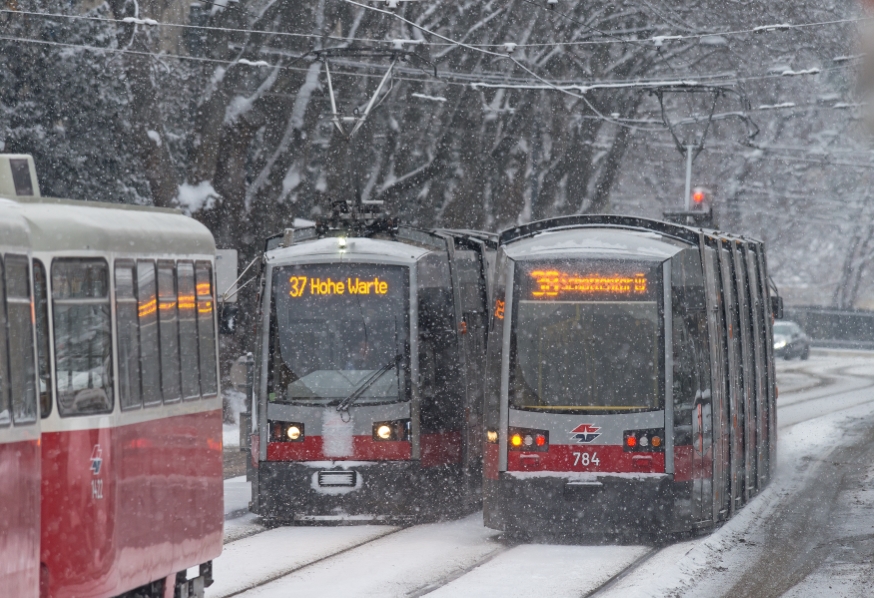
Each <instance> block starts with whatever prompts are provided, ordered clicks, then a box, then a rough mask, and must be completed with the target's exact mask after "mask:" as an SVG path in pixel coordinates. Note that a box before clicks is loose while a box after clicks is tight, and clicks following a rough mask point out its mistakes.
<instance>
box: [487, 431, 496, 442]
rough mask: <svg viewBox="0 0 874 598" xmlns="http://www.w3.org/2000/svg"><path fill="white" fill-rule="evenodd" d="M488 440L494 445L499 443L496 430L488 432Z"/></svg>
mask: <svg viewBox="0 0 874 598" xmlns="http://www.w3.org/2000/svg"><path fill="white" fill-rule="evenodd" d="M486 440H488V441H489V442H491V443H493V444H494V443H495V442H497V441H498V433H497V432H495V431H494V430H488V431H487V432H486Z"/></svg>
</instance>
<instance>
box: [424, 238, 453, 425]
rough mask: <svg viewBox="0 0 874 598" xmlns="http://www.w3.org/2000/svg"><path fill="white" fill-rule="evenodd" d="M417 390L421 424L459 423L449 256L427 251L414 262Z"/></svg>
mask: <svg viewBox="0 0 874 598" xmlns="http://www.w3.org/2000/svg"><path fill="white" fill-rule="evenodd" d="M416 280H417V283H416V284H417V287H418V289H417V293H418V302H419V310H418V318H419V319H418V323H419V393H420V396H421V398H422V427H423V428H424V429H426V430H451V429H455V428H457V427H459V425H460V423H461V400H460V392H459V391H460V388H461V384H456V383H455V382H456V381H457V380H458V374H457V373H458V366H457V345H456V330H455V312H454V309H453V298H452V281H451V279H450V277H449V260H448V257H447V256H446V255H445V254H437V253H431V254H428V255H426V256H425V257H423V258H422V259H420V260H419V262H418V266H417V275H416Z"/></svg>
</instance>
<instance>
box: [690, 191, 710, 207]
mask: <svg viewBox="0 0 874 598" xmlns="http://www.w3.org/2000/svg"><path fill="white" fill-rule="evenodd" d="M710 203H711V202H710V190H709V189H705V188H704V187H695V188H694V189H692V201H690V202H689V207H691V208H692V211H693V212H709V211H710Z"/></svg>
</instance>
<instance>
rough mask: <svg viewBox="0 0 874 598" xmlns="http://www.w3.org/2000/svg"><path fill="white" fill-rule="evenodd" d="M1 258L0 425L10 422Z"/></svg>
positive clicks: (4, 285)
mask: <svg viewBox="0 0 874 598" xmlns="http://www.w3.org/2000/svg"><path fill="white" fill-rule="evenodd" d="M3 273H4V267H3V260H2V258H0V426H7V425H9V424H10V423H11V422H12V413H11V412H10V410H9V347H8V345H7V344H6V301H5V299H6V291H5V289H6V284H5V278H6V277H5V276H3Z"/></svg>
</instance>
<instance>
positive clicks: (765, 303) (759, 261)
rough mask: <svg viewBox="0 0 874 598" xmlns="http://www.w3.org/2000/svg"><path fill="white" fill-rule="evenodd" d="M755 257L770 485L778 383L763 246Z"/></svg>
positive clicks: (766, 465) (764, 476)
mask: <svg viewBox="0 0 874 598" xmlns="http://www.w3.org/2000/svg"><path fill="white" fill-rule="evenodd" d="M752 249H753V251H752V253H753V255H754V258H753V259H754V260H755V262H756V266H757V271H758V279H759V296H760V297H761V301H762V308H761V316H762V330H761V333H762V347H763V349H764V350H763V352H762V359H763V360H764V362H763V363H762V364H761V366H760V367H761V368H762V370H763V371H764V376H765V394H764V396H763V399H762V404H763V405H764V411H763V412H762V426H763V430H764V439H765V440H764V443H763V444H764V447H763V449H762V451H763V453H764V465H763V471H762V474H761V475H762V479H763V480H764V483H766V484H767V483H768V482H769V481H770V479H771V472H772V467H773V464H774V461H773V458H774V454H775V453H774V450H775V447H776V445H777V438H776V434H777V431H776V428H775V427H774V426H775V421H776V419H775V418H776V414H775V413H774V409H775V407H776V405H775V404H774V389H775V387H776V382H775V380H774V359H773V357H774V356H773V350H774V349H773V347H774V344H773V341H772V339H771V304H770V301H771V299H770V295H769V293H768V274H767V268H766V267H765V250H764V246H763V245H762V244H757V245H755V246H753V248H752Z"/></svg>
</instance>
